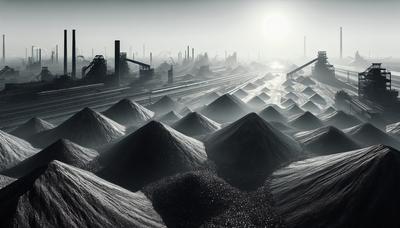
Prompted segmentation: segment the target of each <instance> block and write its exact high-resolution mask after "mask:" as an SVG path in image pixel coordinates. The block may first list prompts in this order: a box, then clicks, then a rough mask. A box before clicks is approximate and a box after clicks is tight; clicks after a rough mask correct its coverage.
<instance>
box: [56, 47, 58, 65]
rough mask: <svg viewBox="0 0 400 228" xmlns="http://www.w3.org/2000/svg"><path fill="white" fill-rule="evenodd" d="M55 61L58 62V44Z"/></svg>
mask: <svg viewBox="0 0 400 228" xmlns="http://www.w3.org/2000/svg"><path fill="white" fill-rule="evenodd" d="M56 63H58V44H57V45H56Z"/></svg>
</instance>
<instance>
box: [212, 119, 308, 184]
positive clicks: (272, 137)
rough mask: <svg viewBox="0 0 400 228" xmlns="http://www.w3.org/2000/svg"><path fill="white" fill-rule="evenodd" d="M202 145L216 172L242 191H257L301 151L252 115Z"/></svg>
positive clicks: (213, 135) (286, 137)
mask: <svg viewBox="0 0 400 228" xmlns="http://www.w3.org/2000/svg"><path fill="white" fill-rule="evenodd" d="M205 145H206V150H207V154H208V156H209V158H210V159H211V160H213V161H214V162H215V163H216V165H217V169H218V172H219V173H221V175H222V176H223V177H225V179H226V180H227V181H228V182H231V183H232V184H234V185H236V186H238V187H242V188H252V187H257V186H258V185H259V184H261V182H262V181H264V178H265V177H266V176H267V175H268V174H269V173H270V172H272V171H273V170H274V169H276V168H277V167H278V166H280V165H281V164H282V163H285V162H288V161H290V160H292V159H295V158H296V157H297V156H299V154H300V151H301V148H300V146H299V145H298V143H297V142H295V141H294V140H293V139H292V138H290V137H289V136H287V135H285V134H283V133H281V132H280V131H278V130H277V129H275V128H274V127H272V126H271V125H270V124H268V123H267V122H265V121H264V120H263V119H262V118H261V117H259V116H258V115H257V114H255V113H250V114H248V115H246V116H244V117H243V118H241V119H239V120H237V121H236V122H234V123H232V124H230V125H228V126H227V127H225V128H222V129H221V130H219V131H217V132H215V133H213V134H212V135H211V136H210V137H209V138H207V140H206V142H205Z"/></svg>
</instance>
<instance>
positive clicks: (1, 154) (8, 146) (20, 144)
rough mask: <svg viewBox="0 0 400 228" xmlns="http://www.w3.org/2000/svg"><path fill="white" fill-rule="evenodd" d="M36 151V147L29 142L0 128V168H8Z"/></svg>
mask: <svg viewBox="0 0 400 228" xmlns="http://www.w3.org/2000/svg"><path fill="white" fill-rule="evenodd" d="M37 152H38V149H36V148H34V147H33V146H32V145H31V144H30V143H29V142H27V141H25V140H23V139H20V138H18V137H15V136H13V135H10V134H8V133H6V132H4V131H1V130H0V170H3V169H6V168H10V167H12V166H13V165H15V164H17V163H18V162H21V161H22V160H24V159H26V158H28V157H30V156H32V155H34V154H35V153H37Z"/></svg>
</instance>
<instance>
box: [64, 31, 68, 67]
mask: <svg viewBox="0 0 400 228" xmlns="http://www.w3.org/2000/svg"><path fill="white" fill-rule="evenodd" d="M67 39H68V38H67V30H66V29H64V75H67V74H68V68H67V64H68V52H67V50H68V43H67Z"/></svg>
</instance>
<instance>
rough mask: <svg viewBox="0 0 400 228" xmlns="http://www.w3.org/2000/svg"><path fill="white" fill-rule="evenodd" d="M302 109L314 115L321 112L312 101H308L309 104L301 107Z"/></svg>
mask: <svg viewBox="0 0 400 228" xmlns="http://www.w3.org/2000/svg"><path fill="white" fill-rule="evenodd" d="M301 108H302V109H304V110H306V111H310V112H313V113H318V112H320V111H321V109H320V108H319V107H318V106H317V105H316V104H314V102H312V101H307V103H305V104H303V105H302V106H301Z"/></svg>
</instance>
